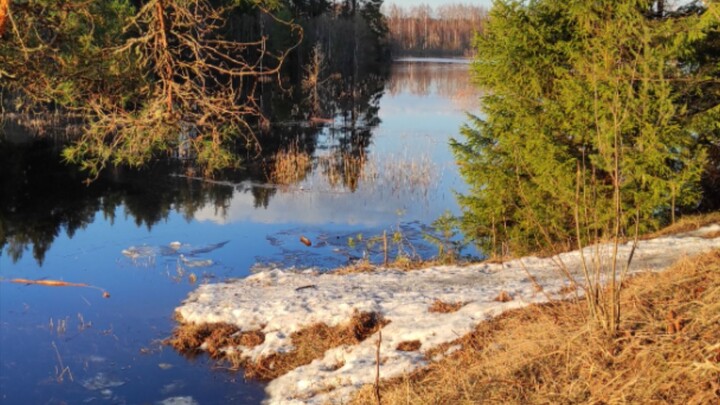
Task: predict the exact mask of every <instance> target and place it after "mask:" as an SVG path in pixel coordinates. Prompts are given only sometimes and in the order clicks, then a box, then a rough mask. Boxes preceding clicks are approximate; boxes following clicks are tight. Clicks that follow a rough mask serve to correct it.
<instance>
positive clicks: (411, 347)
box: [395, 340, 422, 352]
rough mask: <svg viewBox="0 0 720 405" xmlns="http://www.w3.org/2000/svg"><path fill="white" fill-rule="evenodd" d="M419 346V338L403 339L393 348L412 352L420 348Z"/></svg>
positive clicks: (420, 344)
mask: <svg viewBox="0 0 720 405" xmlns="http://www.w3.org/2000/svg"><path fill="white" fill-rule="evenodd" d="M421 346H422V343H420V341H419V340H405V341H402V342H400V343H398V345H397V347H396V348H395V349H396V350H399V351H401V352H414V351H416V350H420V347H421Z"/></svg>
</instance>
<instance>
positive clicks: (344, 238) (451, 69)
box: [0, 59, 479, 404]
mask: <svg viewBox="0 0 720 405" xmlns="http://www.w3.org/2000/svg"><path fill="white" fill-rule="evenodd" d="M468 69H469V65H468V64H467V63H464V62H458V61H451V60H429V61H428V60H416V59H413V60H409V61H403V62H397V63H395V64H394V65H393V67H392V70H391V73H390V76H389V78H388V79H387V80H386V81H385V82H384V84H383V86H381V88H380V89H378V91H377V92H375V93H374V94H373V95H372V97H370V99H369V100H368V105H367V106H366V107H367V108H366V109H365V110H364V113H365V120H364V121H363V122H362V125H358V124H357V123H355V124H353V125H348V123H347V119H346V118H343V117H342V116H340V115H338V116H337V117H335V118H334V119H333V120H332V122H325V123H324V125H323V126H322V127H312V128H307V127H306V128H305V129H303V130H302V131H300V132H303V131H304V132H307V133H311V136H312V143H313V147H312V149H311V157H312V160H311V162H310V163H309V165H308V166H307V168H306V170H304V171H303V173H301V176H299V177H298V178H296V179H293V180H292V181H289V182H287V184H270V183H269V182H268V181H266V180H267V178H269V177H272V173H271V172H272V169H271V168H269V169H268V168H266V170H264V171H260V173H244V172H241V173H235V174H232V175H225V176H222V177H221V178H219V179H218V180H215V181H207V180H203V179H199V178H195V177H193V176H192V175H191V174H190V173H185V172H182V171H178V170H175V169H174V168H173V167H171V166H166V165H163V164H156V165H154V167H151V168H148V169H146V170H144V171H141V172H137V171H130V170H122V169H114V170H110V171H109V173H106V175H105V176H104V178H103V179H102V180H100V181H98V182H96V183H95V184H92V185H91V186H89V187H87V186H85V185H83V184H82V183H81V180H82V176H81V175H80V174H78V173H77V172H75V171H74V170H71V169H68V168H67V167H65V166H63V165H62V164H61V163H60V162H59V158H58V150H59V149H58V146H57V143H56V142H53V141H52V140H51V139H45V140H37V139H36V138H35V137H28V136H25V135H23V134H21V133H19V132H17V131H14V130H13V129H12V128H11V127H6V129H5V131H4V134H2V135H1V136H0V162H2V163H1V164H2V172H0V176H1V177H0V179H2V180H1V181H0V185H1V186H2V188H1V189H0V191H1V192H2V195H1V196H0V277H1V278H2V282H0V402H2V403H3V404H5V403H7V404H30V403H33V404H65V403H91V404H92V403H113V404H139V403H161V402H162V401H167V400H168V399H171V398H176V399H178V398H185V399H187V398H193V401H196V402H186V403H199V404H215V403H231V402H232V403H243V404H245V403H259V402H261V401H262V399H263V396H264V394H263V384H262V383H259V382H254V381H245V380H244V379H243V377H242V373H237V372H232V371H229V370H227V369H225V368H223V365H221V364H220V365H219V364H216V363H215V362H214V361H212V360H209V359H207V358H206V357H205V356H202V355H201V356H197V357H195V358H186V357H183V356H181V355H179V354H177V353H176V352H174V351H173V350H172V349H171V348H170V347H168V346H163V345H162V343H161V342H162V340H163V339H164V338H166V337H168V336H169V335H170V333H171V331H172V329H173V327H174V326H175V321H174V320H173V310H174V308H175V307H177V306H178V305H179V304H180V302H181V301H182V300H183V299H184V298H185V297H186V296H187V294H188V292H190V291H191V290H193V289H194V288H195V287H196V286H197V284H198V283H212V282H216V281H218V280H223V279H227V278H238V277H244V276H247V275H248V274H250V272H252V271H254V270H257V269H258V268H267V267H282V268H292V267H294V268H306V267H316V268H321V269H325V270H330V269H332V268H335V267H339V266H344V265H347V264H349V263H352V262H354V261H357V260H360V259H363V258H367V259H369V260H371V261H374V262H378V261H381V260H382V256H383V252H381V251H380V250H379V248H378V246H377V243H376V242H374V237H377V236H379V235H381V234H382V233H383V232H387V233H388V234H390V235H395V236H396V238H395V239H392V241H391V243H390V245H391V246H390V252H389V256H390V257H391V259H392V258H395V257H398V256H411V257H421V258H427V257H431V256H432V255H434V254H436V253H437V248H436V246H434V245H432V244H430V243H428V242H426V241H425V238H423V234H424V233H427V232H433V229H432V227H431V224H432V222H433V221H434V220H435V219H437V218H438V217H440V216H441V215H442V214H443V213H445V212H450V213H452V214H458V213H459V208H458V205H457V202H456V199H455V195H454V193H455V192H463V191H464V190H466V186H465V185H464V183H463V182H462V179H461V178H460V176H459V175H458V172H457V168H456V166H455V163H454V161H453V156H452V153H451V152H450V149H449V146H448V143H449V140H450V138H452V137H459V128H460V127H461V125H462V124H463V123H464V122H465V121H466V116H465V113H466V112H476V110H477V105H478V96H479V94H478V93H477V91H476V90H474V88H473V86H472V85H471V84H470V82H469V75H468ZM283 131H288V129H287V128H284V129H283ZM291 131H292V130H291ZM358 139H361V141H358ZM353 145H355V146H357V145H359V147H357V148H353ZM301 237H302V238H305V240H306V243H301V240H300V239H301ZM307 242H309V244H310V246H306V244H307ZM464 253H467V254H471V255H477V252H475V251H473V250H472V249H471V248H468V249H466V250H465V252H464ZM17 279H29V280H44V281H49V280H62V281H65V282H72V283H82V284H87V285H88V286H90V287H83V286H63V287H53V286H47V285H33V284H29V283H22V282H20V283H18V282H13V280H15V281H17ZM105 293H107V294H105ZM108 294H109V297H107V296H106V295H108ZM166 403H170V402H166Z"/></svg>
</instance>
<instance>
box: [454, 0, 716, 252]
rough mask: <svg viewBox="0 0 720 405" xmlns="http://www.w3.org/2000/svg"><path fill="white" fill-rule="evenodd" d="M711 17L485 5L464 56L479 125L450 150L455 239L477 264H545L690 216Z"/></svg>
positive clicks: (654, 8) (548, 0) (574, 3)
mask: <svg viewBox="0 0 720 405" xmlns="http://www.w3.org/2000/svg"><path fill="white" fill-rule="evenodd" d="M717 13H718V3H717V2H707V4H703V3H700V2H695V3H691V4H687V5H685V6H684V7H683V8H679V9H672V10H669V9H668V7H665V6H664V4H663V2H653V1H646V0H597V1H592V2H588V1H583V0H571V1H568V2H557V1H552V0H534V1H496V2H495V3H494V6H493V8H492V10H491V12H490V17H489V21H488V23H487V25H486V31H485V33H484V34H483V35H482V36H478V37H477V38H476V42H475V45H476V48H477V57H476V59H475V61H474V64H473V75H474V79H475V81H476V82H477V84H478V86H480V87H481V88H482V89H483V90H484V91H485V92H486V93H485V94H486V95H485V96H484V97H483V98H482V108H483V113H484V115H482V116H471V117H470V122H469V123H468V124H467V125H466V126H465V127H464V128H463V130H462V135H463V136H464V140H463V141H454V142H453V145H452V146H453V150H454V152H455V155H456V158H457V161H458V164H459V166H460V171H461V173H462V175H463V176H464V178H465V179H466V181H467V182H468V183H469V185H470V191H469V193H467V194H465V195H462V196H460V203H461V206H462V207H463V211H464V214H463V226H464V230H465V232H466V234H467V235H468V236H469V237H471V238H472V239H474V240H475V241H476V242H477V243H478V244H479V245H480V246H481V247H482V248H483V249H484V250H485V252H487V253H488V254H498V253H503V252H504V251H506V250H507V249H510V250H511V251H512V252H513V253H515V254H521V253H526V252H527V251H531V250H537V249H549V250H552V251H555V250H556V249H557V247H558V245H563V244H564V245H566V246H567V247H575V246H577V245H578V244H580V245H581V246H582V245H584V244H586V243H589V242H594V241H597V240H601V239H603V238H606V237H610V236H613V235H621V236H622V235H629V234H631V233H632V232H633V231H634V230H636V229H637V230H639V231H643V230H649V229H653V228H656V227H657V226H659V225H661V224H665V223H667V222H670V221H672V220H674V218H675V214H676V213H678V212H681V211H682V209H684V208H692V207H695V206H696V205H697V203H698V201H699V200H700V198H701V195H702V193H701V191H702V190H701V187H700V180H701V177H702V176H703V173H704V170H705V169H706V168H707V167H708V162H707V159H706V153H705V146H707V145H708V144H711V143H713V142H717V141H718V139H720V136H718V124H717V122H718V120H717V117H718V110H719V107H718V103H719V102H720V98H718V97H717V86H712V83H715V84H717V83H718V80H717V79H718V75H717V72H718V67H719V66H718V64H717V60H715V59H713V58H710V57H708V56H707V55H706V54H705V55H703V52H707V50H708V49H712V51H711V52H714V51H716V50H717V46H716V45H715V43H716V42H717V39H716V38H717V35H718V25H719V21H720V20H719V19H718V18H717V15H718V14H717ZM702 49H705V51H701V50H702ZM691 93H692V94H694V96H690V95H689V94H691ZM578 230H580V231H578Z"/></svg>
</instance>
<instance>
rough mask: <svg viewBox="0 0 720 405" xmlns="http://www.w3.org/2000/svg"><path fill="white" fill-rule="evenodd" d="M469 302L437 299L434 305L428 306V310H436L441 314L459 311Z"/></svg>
mask: <svg viewBox="0 0 720 405" xmlns="http://www.w3.org/2000/svg"><path fill="white" fill-rule="evenodd" d="M465 304H467V303H466V302H462V301H457V302H445V301H441V300H437V299H436V300H435V301H433V303H432V305H430V307H428V312H435V313H440V314H448V313H451V312H457V311H458V310H459V309H460V308H462V307H463V306H465Z"/></svg>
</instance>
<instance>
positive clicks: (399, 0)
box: [384, 0, 492, 8]
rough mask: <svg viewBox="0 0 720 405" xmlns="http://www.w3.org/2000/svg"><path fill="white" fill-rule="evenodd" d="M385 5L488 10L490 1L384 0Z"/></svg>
mask: <svg viewBox="0 0 720 405" xmlns="http://www.w3.org/2000/svg"><path fill="white" fill-rule="evenodd" d="M384 3H385V4H388V5H389V4H393V3H394V4H397V5H398V6H402V7H412V6H416V5H420V4H427V5H429V6H431V7H433V8H435V7H438V6H442V5H443V4H472V5H478V6H484V7H487V8H490V5H491V4H492V0H385V2H384Z"/></svg>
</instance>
